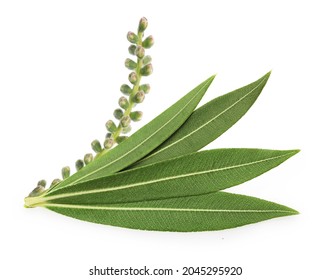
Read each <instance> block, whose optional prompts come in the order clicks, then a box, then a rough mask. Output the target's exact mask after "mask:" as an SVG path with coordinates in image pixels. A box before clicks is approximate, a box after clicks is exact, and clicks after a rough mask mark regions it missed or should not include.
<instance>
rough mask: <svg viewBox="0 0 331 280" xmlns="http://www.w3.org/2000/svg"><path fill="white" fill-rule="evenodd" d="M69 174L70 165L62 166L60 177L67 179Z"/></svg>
mask: <svg viewBox="0 0 331 280" xmlns="http://www.w3.org/2000/svg"><path fill="white" fill-rule="evenodd" d="M69 176H70V167H69V166H65V167H63V168H62V178H63V180H64V179H67V178H68V177H69Z"/></svg>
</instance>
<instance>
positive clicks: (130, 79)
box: [129, 72, 138, 85]
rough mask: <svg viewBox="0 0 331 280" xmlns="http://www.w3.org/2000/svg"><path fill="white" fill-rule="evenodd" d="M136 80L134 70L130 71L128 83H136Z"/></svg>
mask: <svg viewBox="0 0 331 280" xmlns="http://www.w3.org/2000/svg"><path fill="white" fill-rule="evenodd" d="M137 80H138V77H137V74H136V72H131V73H130V75H129V81H130V83H131V84H133V85H134V84H136V82H137Z"/></svg>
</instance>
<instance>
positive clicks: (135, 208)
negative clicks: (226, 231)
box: [43, 203, 295, 213]
mask: <svg viewBox="0 0 331 280" xmlns="http://www.w3.org/2000/svg"><path fill="white" fill-rule="evenodd" d="M43 206H44V207H58V208H70V209H89V210H107V211H169V212H225V213H274V212H277V213H295V211H290V210H279V209H266V210H259V209H250V210H243V209H203V208H167V207H164V208H162V207H160V208H159V207H157V208H156V207H113V206H95V205H93V206H92V205H76V204H56V203H47V204H44V205H43Z"/></svg>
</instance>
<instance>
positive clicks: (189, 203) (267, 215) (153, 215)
mask: <svg viewBox="0 0 331 280" xmlns="http://www.w3.org/2000/svg"><path fill="white" fill-rule="evenodd" d="M44 206H45V207H46V208H48V209H50V210H52V211H55V212H57V213H60V214H63V215H66V216H69V217H73V218H76V219H80V220H84V221H89V222H93V223H99V224H106V225H113V226H119V227H126V228H133V229H142V230H158V231H182V232H187V231H210V230H222V229H228V228H234V227H238V226H243V225H246V224H251V223H256V222H260V221H264V220H268V219H272V218H277V217H282V216H289V215H295V214H298V212H297V211H295V210H293V209H291V208H288V207H286V206H283V205H279V204H276V203H273V202H269V201H265V200H262V199H258V198H254V197H249V196H243V195H238V194H231V193H225V192H217V193H212V194H206V195H200V196H190V197H181V198H172V199H165V200H152V201H143V202H135V203H123V204H93V205H91V204H56V203H54V204H53V203H48V204H45V205H44Z"/></svg>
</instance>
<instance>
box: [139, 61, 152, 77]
mask: <svg viewBox="0 0 331 280" xmlns="http://www.w3.org/2000/svg"><path fill="white" fill-rule="evenodd" d="M152 73H153V66H152V64H150V63H149V64H147V65H145V66H144V67H143V68H141V69H140V74H141V75H143V76H149V75H150V74H152Z"/></svg>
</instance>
